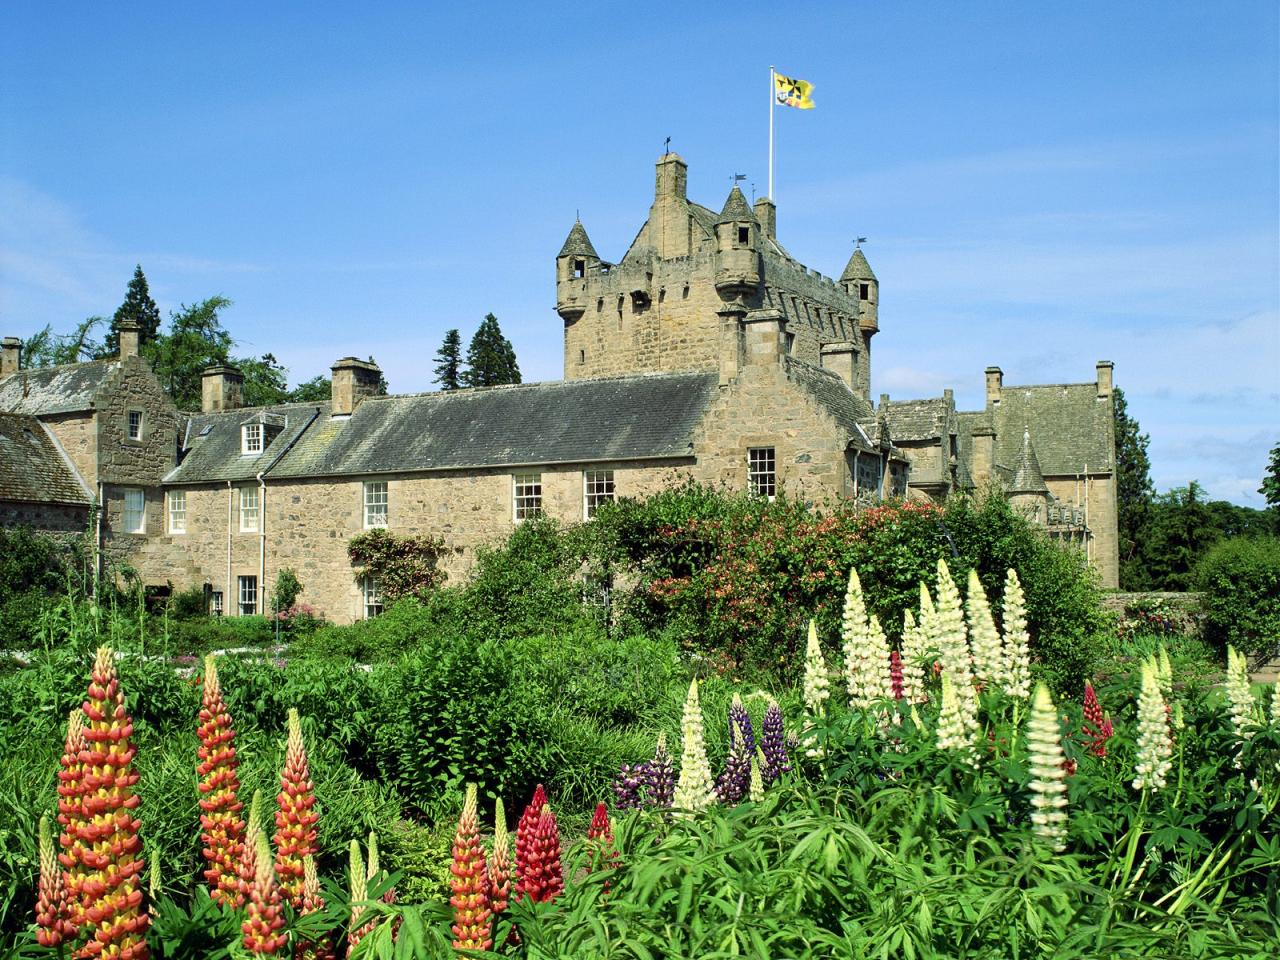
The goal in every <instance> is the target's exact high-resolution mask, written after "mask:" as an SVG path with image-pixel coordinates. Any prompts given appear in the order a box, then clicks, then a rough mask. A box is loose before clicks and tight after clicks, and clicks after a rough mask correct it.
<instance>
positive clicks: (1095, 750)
mask: <svg viewBox="0 0 1280 960" xmlns="http://www.w3.org/2000/svg"><path fill="white" fill-rule="evenodd" d="M1083 732H1084V735H1085V736H1086V737H1087V738H1088V739H1089V744H1088V747H1089V752H1090V753H1092V754H1093V755H1094V756H1095V757H1105V756H1106V755H1107V741H1108V740H1110V739H1111V734H1112V733H1113V732H1114V731H1113V730H1112V727H1111V718H1110V717H1108V716H1107V715H1106V714H1105V713H1103V712H1102V705H1101V704H1100V703H1098V695H1097V694H1096V693H1094V692H1093V684H1092V683H1090V682H1089V681H1087V680H1086V681H1085V684H1084V727H1083Z"/></svg>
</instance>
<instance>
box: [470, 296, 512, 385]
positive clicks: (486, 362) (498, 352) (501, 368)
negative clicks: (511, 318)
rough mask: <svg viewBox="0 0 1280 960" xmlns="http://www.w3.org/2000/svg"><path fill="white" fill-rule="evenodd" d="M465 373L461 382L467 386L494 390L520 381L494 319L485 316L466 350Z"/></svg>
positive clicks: (507, 346)
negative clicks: (493, 388)
mask: <svg viewBox="0 0 1280 960" xmlns="http://www.w3.org/2000/svg"><path fill="white" fill-rule="evenodd" d="M467 368H468V369H467V371H466V372H465V373H464V374H463V375H462V383H463V385H464V386H467V387H494V386H498V385H499V384H504V383H519V382H520V367H519V365H518V364H517V363H516V351H515V348H514V347H512V346H511V341H510V340H508V339H507V338H506V337H504V336H503V335H502V330H501V329H500V328H499V327H498V318H497V317H495V316H494V315H493V314H492V313H490V314H486V315H485V318H484V320H483V321H481V323H480V329H478V330H477V331H476V335H475V336H474V337H472V338H471V344H470V346H468V347H467Z"/></svg>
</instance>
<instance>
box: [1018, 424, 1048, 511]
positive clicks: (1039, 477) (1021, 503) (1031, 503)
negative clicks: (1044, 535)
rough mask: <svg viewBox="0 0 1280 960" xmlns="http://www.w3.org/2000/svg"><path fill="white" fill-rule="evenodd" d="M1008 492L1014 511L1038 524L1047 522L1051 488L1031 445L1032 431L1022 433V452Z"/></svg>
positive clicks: (1019, 454)
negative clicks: (1022, 513) (1020, 512)
mask: <svg viewBox="0 0 1280 960" xmlns="http://www.w3.org/2000/svg"><path fill="white" fill-rule="evenodd" d="M1008 490H1009V502H1010V503H1011V504H1012V505H1013V507H1014V509H1016V510H1020V511H1022V512H1024V513H1026V514H1028V515H1029V516H1030V517H1031V519H1033V520H1035V521H1036V522H1037V523H1043V522H1044V521H1045V520H1046V518H1047V516H1048V513H1047V506H1048V503H1049V487H1048V485H1047V484H1046V483H1045V482H1044V475H1043V474H1042V473H1041V472H1040V460H1039V458H1037V457H1036V448H1035V447H1034V446H1033V445H1032V443H1031V431H1030V430H1025V429H1024V430H1023V431H1022V450H1021V451H1020V452H1019V453H1018V463H1017V465H1016V466H1015V467H1014V469H1013V479H1012V480H1010V481H1009V488H1008Z"/></svg>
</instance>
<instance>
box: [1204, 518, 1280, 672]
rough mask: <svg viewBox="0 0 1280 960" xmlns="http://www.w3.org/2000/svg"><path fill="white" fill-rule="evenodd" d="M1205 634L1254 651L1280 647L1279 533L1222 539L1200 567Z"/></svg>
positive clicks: (1272, 652)
mask: <svg viewBox="0 0 1280 960" xmlns="http://www.w3.org/2000/svg"><path fill="white" fill-rule="evenodd" d="M1195 585H1196V587H1197V589H1199V590H1200V591H1201V592H1202V594H1203V599H1202V603H1203V605H1204V625H1205V636H1206V638H1207V639H1208V640H1209V641H1210V642H1212V643H1215V644H1218V645H1220V646H1225V645H1226V644H1231V645H1232V646H1234V647H1236V648H1237V649H1239V650H1242V651H1244V652H1246V653H1247V654H1249V655H1250V656H1255V657H1263V656H1274V655H1275V654H1276V653H1277V652H1278V651H1280V538H1276V537H1252V538H1233V539H1230V540H1221V541H1219V542H1218V543H1217V544H1215V545H1214V546H1213V547H1212V548H1211V549H1210V550H1209V552H1208V553H1207V554H1206V555H1205V557H1204V559H1203V560H1201V561H1200V563H1199V565H1198V566H1197V567H1196V571H1195Z"/></svg>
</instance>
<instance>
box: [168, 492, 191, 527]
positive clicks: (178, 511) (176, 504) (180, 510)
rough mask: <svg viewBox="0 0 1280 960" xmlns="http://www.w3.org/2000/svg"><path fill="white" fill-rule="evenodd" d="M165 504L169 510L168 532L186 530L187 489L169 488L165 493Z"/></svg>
mask: <svg viewBox="0 0 1280 960" xmlns="http://www.w3.org/2000/svg"><path fill="white" fill-rule="evenodd" d="M165 505H166V506H167V507H168V511H169V532H170V533H186V532H187V491H185V490H170V491H168V493H167V494H166V495H165Z"/></svg>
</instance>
